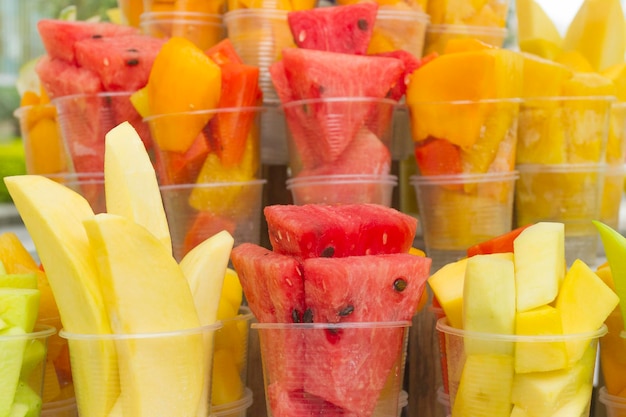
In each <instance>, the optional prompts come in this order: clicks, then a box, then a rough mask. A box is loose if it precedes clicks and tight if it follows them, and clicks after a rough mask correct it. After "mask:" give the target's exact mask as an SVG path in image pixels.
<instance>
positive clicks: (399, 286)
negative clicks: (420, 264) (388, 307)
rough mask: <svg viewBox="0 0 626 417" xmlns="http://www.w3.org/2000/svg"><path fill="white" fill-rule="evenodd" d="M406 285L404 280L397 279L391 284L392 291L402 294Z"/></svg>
mask: <svg viewBox="0 0 626 417" xmlns="http://www.w3.org/2000/svg"><path fill="white" fill-rule="evenodd" d="M407 285H408V283H407V282H406V280H405V279H404V278H398V279H396V280H395V281H394V282H393V289H394V290H396V291H398V292H402V291H404V290H405V289H406V287H407Z"/></svg>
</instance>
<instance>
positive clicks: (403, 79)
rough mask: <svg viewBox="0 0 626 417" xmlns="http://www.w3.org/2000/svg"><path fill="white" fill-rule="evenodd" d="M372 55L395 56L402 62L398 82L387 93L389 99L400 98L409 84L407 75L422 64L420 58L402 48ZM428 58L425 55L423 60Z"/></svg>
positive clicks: (426, 60)
mask: <svg viewBox="0 0 626 417" xmlns="http://www.w3.org/2000/svg"><path fill="white" fill-rule="evenodd" d="M372 56H380V57H387V58H397V59H399V60H401V61H402V62H403V63H404V71H403V72H402V74H401V76H400V79H399V80H398V83H397V84H396V85H395V86H394V87H393V88H392V89H391V92H390V93H389V98H390V99H393V100H396V101H398V100H400V99H401V98H402V97H403V96H404V93H406V88H407V86H408V84H409V76H410V75H411V74H412V73H413V71H415V70H416V69H418V68H419V67H421V66H422V65H423V64H422V60H421V59H419V58H417V57H416V56H415V55H413V54H412V53H410V52H408V51H405V50H404V49H397V50H395V51H388V52H380V53H377V54H374V55H372ZM430 59H432V58H430V57H427V58H426V59H425V60H424V62H428V61H429V60H430Z"/></svg>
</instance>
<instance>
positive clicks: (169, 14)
mask: <svg viewBox="0 0 626 417" xmlns="http://www.w3.org/2000/svg"><path fill="white" fill-rule="evenodd" d="M184 17H192V18H194V19H192V21H194V20H197V21H203V22H205V21H207V19H217V20H219V21H221V20H222V15H221V14H213V13H202V12H191V11H184V10H181V11H174V10H173V11H164V12H144V13H142V14H141V15H139V21H140V22H145V21H155V20H181V18H184Z"/></svg>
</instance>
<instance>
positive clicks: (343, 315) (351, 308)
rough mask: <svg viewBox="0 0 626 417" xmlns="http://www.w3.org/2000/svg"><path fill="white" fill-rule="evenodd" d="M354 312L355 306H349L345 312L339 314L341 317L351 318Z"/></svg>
mask: <svg viewBox="0 0 626 417" xmlns="http://www.w3.org/2000/svg"><path fill="white" fill-rule="evenodd" d="M353 312H354V306H353V305H349V306H346V307H345V308H344V309H343V310H341V311H340V312H339V315H340V316H341V317H346V316H349V315H350V314H352V313H353Z"/></svg>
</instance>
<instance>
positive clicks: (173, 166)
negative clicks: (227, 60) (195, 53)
mask: <svg viewBox="0 0 626 417" xmlns="http://www.w3.org/2000/svg"><path fill="white" fill-rule="evenodd" d="M264 111H265V109H264V108H263V107H232V108H218V109H214V110H198V111H190V112H182V113H170V114H160V115H153V116H149V117H146V118H145V121H146V123H147V125H148V126H149V127H150V131H151V133H152V137H153V138H154V143H155V146H154V161H155V162H154V163H155V169H156V172H157V177H158V179H159V182H160V183H161V184H163V185H173V184H189V183H193V182H196V183H210V182H228V181H235V182H238V181H247V180H251V179H255V178H259V177H260V174H261V151H260V140H261V127H260V124H261V115H262V114H263V112H264Z"/></svg>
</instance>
